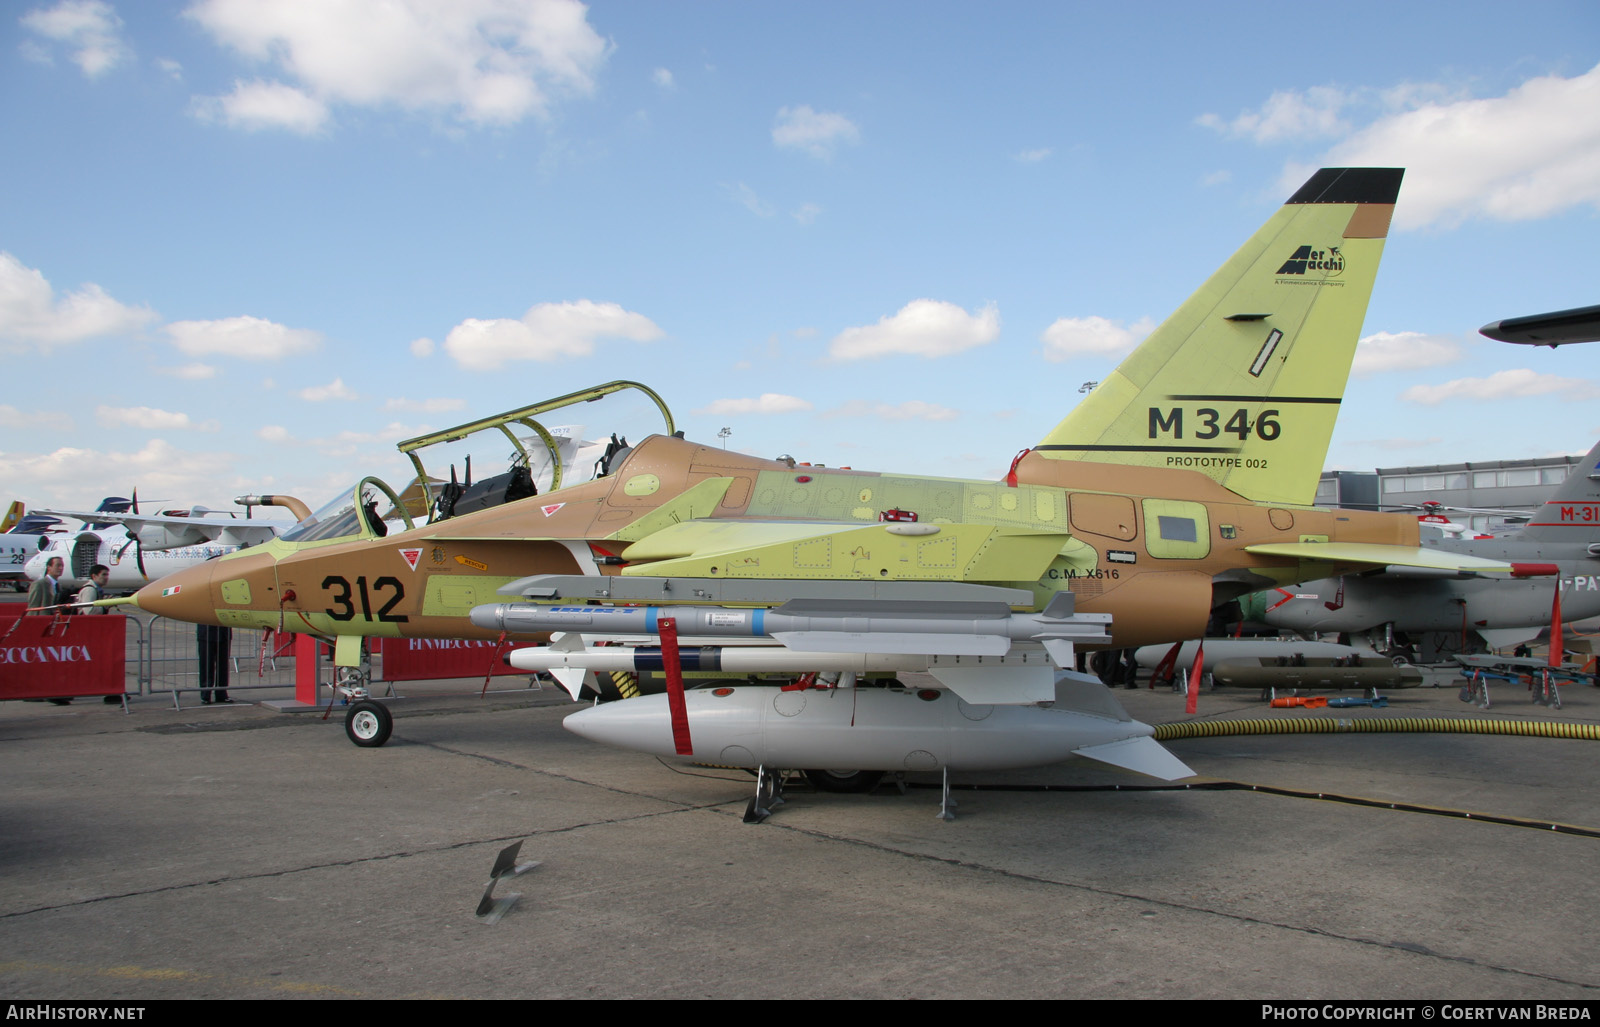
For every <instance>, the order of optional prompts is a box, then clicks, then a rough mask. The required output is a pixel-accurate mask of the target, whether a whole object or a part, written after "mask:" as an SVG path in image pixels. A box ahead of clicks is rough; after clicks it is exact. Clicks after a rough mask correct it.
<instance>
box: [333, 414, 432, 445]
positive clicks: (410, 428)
mask: <svg viewBox="0 0 1600 1027" xmlns="http://www.w3.org/2000/svg"><path fill="white" fill-rule="evenodd" d="M430 430H431V429H430V428H429V427H428V426H427V425H425V424H401V423H400V422H399V421H390V422H389V423H388V424H386V425H384V426H383V427H382V428H380V429H379V430H377V431H342V432H340V433H339V434H337V435H335V436H334V437H333V438H331V439H314V440H313V441H314V442H315V443H316V444H317V445H319V446H329V445H332V446H335V447H348V446H355V445H368V444H370V443H374V442H399V441H400V440H401V439H409V438H413V437H414V436H417V435H422V434H425V433H427V432H428V431H430ZM333 452H353V450H350V449H338V448H336V449H334V450H333Z"/></svg>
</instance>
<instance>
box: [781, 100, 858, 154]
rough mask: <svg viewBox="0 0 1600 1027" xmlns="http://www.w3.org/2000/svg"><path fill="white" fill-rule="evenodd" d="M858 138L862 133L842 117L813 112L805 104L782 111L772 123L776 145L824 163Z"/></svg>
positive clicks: (852, 123) (851, 122)
mask: <svg viewBox="0 0 1600 1027" xmlns="http://www.w3.org/2000/svg"><path fill="white" fill-rule="evenodd" d="M859 138H861V130H860V129H859V128H857V127H856V124H855V122H853V121H851V120H850V119H849V118H847V117H845V116H844V115H843V114H833V113H828V112H823V111H814V110H812V109H811V108H810V107H809V106H807V105H805V104H801V105H800V106H798V107H784V108H782V109H781V110H779V111H778V117H777V119H776V120H775V121H774V122H773V123H772V142H773V145H775V146H779V147H786V148H788V149H792V150H804V151H805V152H806V153H809V154H811V156H813V157H817V158H821V159H824V160H825V159H827V158H828V157H831V156H833V150H834V147H835V146H837V145H838V144H840V143H853V142H855V141H856V140H858V139H859Z"/></svg>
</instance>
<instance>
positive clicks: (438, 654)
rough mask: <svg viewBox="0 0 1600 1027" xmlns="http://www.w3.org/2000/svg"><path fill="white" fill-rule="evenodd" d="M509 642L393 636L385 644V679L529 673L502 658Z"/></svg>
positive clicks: (507, 650)
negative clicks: (510, 665) (510, 664)
mask: <svg viewBox="0 0 1600 1027" xmlns="http://www.w3.org/2000/svg"><path fill="white" fill-rule="evenodd" d="M511 648H512V647H511V644H510V643H509V642H508V643H506V644H504V645H502V644H501V643H499V642H477V641H464V640H462V639H459V638H389V639H385V640H384V644H383V680H385V681H427V680H429V679H432V678H481V677H483V676H484V675H486V674H493V675H494V676H496V677H500V676H503V675H506V674H517V675H521V676H522V677H527V676H528V672H527V671H525V670H518V669H517V668H515V667H508V666H506V663H505V661H504V660H502V659H501V658H500V657H501V656H502V655H504V654H505V653H508V652H510V651H511Z"/></svg>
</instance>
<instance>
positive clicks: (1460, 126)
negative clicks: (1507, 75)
mask: <svg viewBox="0 0 1600 1027" xmlns="http://www.w3.org/2000/svg"><path fill="white" fill-rule="evenodd" d="M1327 160H1328V161H1329V162H1330V163H1331V164H1336V165H1341V166H1351V167H1359V166H1374V165H1376V166H1384V167H1404V168H1405V169H1406V181H1405V186H1404V188H1403V189H1402V191H1401V199H1400V203H1399V205H1398V206H1397V207H1396V209H1395V220H1396V224H1397V225H1398V226H1403V227H1418V226H1422V225H1430V224H1434V223H1440V224H1444V225H1447V226H1448V225H1454V224H1457V223H1459V222H1461V221H1464V220H1467V219H1469V218H1474V217H1483V218H1491V219H1495V220H1500V221H1522V220H1527V219H1531V218H1540V217H1548V216H1549V215H1551V214H1555V213H1558V212H1560V211H1562V210H1566V209H1568V208H1570V207H1575V206H1585V205H1586V206H1589V207H1593V208H1596V209H1600V66H1596V67H1595V68H1593V69H1591V70H1590V71H1588V72H1587V73H1585V74H1583V75H1579V76H1577V77H1575V78H1561V77H1559V76H1556V75H1549V76H1545V77H1543V78H1535V79H1530V80H1528V81H1527V82H1524V83H1523V84H1522V85H1520V86H1518V87H1516V88H1515V89H1513V90H1511V91H1510V92H1508V93H1507V94H1506V95H1505V96H1502V97H1496V98H1493V99H1488V100H1459V101H1456V102H1454V103H1448V102H1426V103H1423V104H1422V106H1420V107H1417V108H1416V109H1415V110H1409V111H1405V112H1403V113H1400V114H1394V115H1391V116H1389V117H1385V118H1382V119H1380V120H1378V121H1376V122H1374V123H1373V124H1371V125H1369V126H1368V127H1366V128H1364V129H1362V130H1361V131H1359V132H1357V133H1355V134H1354V135H1353V136H1351V137H1350V138H1349V139H1347V140H1345V141H1344V142H1341V143H1339V144H1338V145H1337V146H1335V147H1334V148H1333V149H1332V150H1330V151H1329V152H1328V156H1327Z"/></svg>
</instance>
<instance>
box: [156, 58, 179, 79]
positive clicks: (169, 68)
mask: <svg viewBox="0 0 1600 1027" xmlns="http://www.w3.org/2000/svg"><path fill="white" fill-rule="evenodd" d="M156 67H158V68H160V69H161V70H162V71H164V72H166V73H167V75H168V76H170V77H171V78H172V80H173V81H174V82H182V81H183V65H181V64H179V63H178V62H177V61H175V60H173V59H172V58H170V57H157V58H156Z"/></svg>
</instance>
